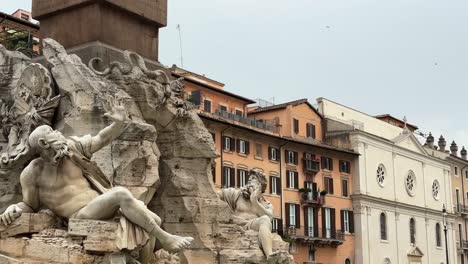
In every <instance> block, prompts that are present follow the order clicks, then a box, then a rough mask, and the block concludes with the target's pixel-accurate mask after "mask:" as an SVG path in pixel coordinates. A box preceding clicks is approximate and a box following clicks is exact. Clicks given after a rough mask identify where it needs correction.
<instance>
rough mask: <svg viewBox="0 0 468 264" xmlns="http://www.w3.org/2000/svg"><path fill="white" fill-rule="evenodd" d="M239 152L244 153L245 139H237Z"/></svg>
mask: <svg viewBox="0 0 468 264" xmlns="http://www.w3.org/2000/svg"><path fill="white" fill-rule="evenodd" d="M239 153H241V154H245V141H244V140H239Z"/></svg>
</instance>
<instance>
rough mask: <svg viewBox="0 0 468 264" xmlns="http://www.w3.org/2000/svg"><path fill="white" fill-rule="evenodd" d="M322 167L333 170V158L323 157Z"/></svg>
mask: <svg viewBox="0 0 468 264" xmlns="http://www.w3.org/2000/svg"><path fill="white" fill-rule="evenodd" d="M322 169H325V170H330V171H332V170H333V159H332V158H329V157H322Z"/></svg>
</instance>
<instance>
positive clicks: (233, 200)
mask: <svg viewBox="0 0 468 264" xmlns="http://www.w3.org/2000/svg"><path fill="white" fill-rule="evenodd" d="M221 192H222V193H223V197H224V199H223V200H224V201H225V202H226V203H227V204H228V205H229V208H230V209H231V212H233V213H234V212H235V211H236V209H237V200H239V198H240V196H241V195H242V192H241V191H240V190H238V189H235V188H227V189H221ZM231 218H232V221H233V222H234V224H236V225H240V226H243V227H244V229H245V230H249V229H252V228H251V226H252V224H253V222H254V221H255V220H256V219H257V218H256V217H254V218H252V219H245V218H243V217H241V216H237V215H235V214H233V215H232V217H231Z"/></svg>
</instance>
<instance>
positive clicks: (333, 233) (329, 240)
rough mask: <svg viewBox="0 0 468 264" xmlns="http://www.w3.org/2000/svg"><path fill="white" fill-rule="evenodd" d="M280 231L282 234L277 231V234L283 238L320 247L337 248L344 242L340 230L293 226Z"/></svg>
mask: <svg viewBox="0 0 468 264" xmlns="http://www.w3.org/2000/svg"><path fill="white" fill-rule="evenodd" d="M301 229H302V230H301ZM281 231H282V232H280V230H278V234H280V235H281V234H282V236H283V237H288V238H291V239H295V240H299V241H301V242H304V243H311V244H316V245H321V246H330V247H337V246H339V245H341V244H343V242H344V241H345V236H344V233H343V232H342V231H341V230H334V229H331V228H326V229H323V228H314V227H308V228H304V227H301V228H296V227H295V226H292V227H287V226H284V227H283V230H281ZM301 231H302V232H301Z"/></svg>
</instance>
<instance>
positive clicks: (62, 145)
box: [0, 98, 193, 251]
mask: <svg viewBox="0 0 468 264" xmlns="http://www.w3.org/2000/svg"><path fill="white" fill-rule="evenodd" d="M116 101H117V102H116ZM105 108H106V110H107V111H108V113H106V114H105V116H107V117H108V118H110V119H111V120H112V121H113V123H112V124H111V125H109V126H107V127H105V128H104V129H102V130H101V131H100V132H99V133H98V134H97V135H96V136H90V135H86V136H83V137H65V136H64V135H62V134H61V133H60V132H59V131H56V130H53V129H52V128H51V127H50V126H48V125H41V126H39V127H37V128H36V129H34V130H33V131H32V133H31V134H30V135H29V138H28V143H29V146H30V148H31V149H32V151H34V152H35V153H37V154H39V157H38V158H36V159H34V160H33V161H31V162H30V163H29V165H28V166H27V167H26V168H25V169H24V170H23V172H22V173H21V176H20V183H21V187H22V193H23V201H22V202H20V203H17V204H13V205H10V206H9V207H8V208H7V209H6V211H5V212H4V213H3V214H2V215H1V216H0V221H1V224H3V225H9V224H10V223H11V222H12V221H14V220H15V219H16V218H18V217H19V216H20V215H21V214H22V213H33V212H37V211H38V210H39V209H40V208H41V206H43V207H46V208H47V209H50V210H51V211H52V212H53V213H54V214H56V215H57V216H59V217H61V218H65V219H93V220H108V219H112V218H113V217H114V216H116V214H121V215H122V216H123V217H124V218H125V219H128V220H129V223H127V224H125V226H126V228H131V225H132V224H133V225H135V228H137V229H138V228H141V229H143V230H144V231H145V232H146V234H148V235H149V237H150V238H151V237H154V238H157V239H158V240H159V242H160V243H161V245H162V246H163V248H164V249H166V250H168V251H177V250H180V249H183V248H186V247H187V246H189V245H190V243H191V242H192V240H193V238H191V237H181V236H176V235H172V234H169V233H167V232H166V231H164V230H162V229H161V227H160V225H161V219H160V218H159V217H158V216H157V215H156V214H155V213H153V212H152V211H150V210H148V209H147V207H146V206H145V205H144V203H143V202H141V201H139V200H137V199H135V198H134V197H133V195H132V194H131V192H130V191H129V190H127V189H126V188H124V187H112V185H111V183H110V181H109V180H108V178H107V177H106V176H105V175H104V174H103V173H102V171H101V170H100V169H99V168H98V167H97V166H96V165H95V164H94V163H93V162H91V161H90V159H91V156H92V154H93V153H95V152H97V151H98V150H100V149H102V148H103V147H105V146H106V145H108V144H110V143H111V142H112V141H113V140H114V139H116V138H117V137H118V136H119V135H120V134H121V133H122V132H123V130H124V129H125V127H126V123H128V121H129V118H128V115H127V112H126V110H125V108H124V107H123V106H122V105H120V104H119V102H118V100H115V99H112V98H110V99H109V100H108V102H107V104H105ZM143 233H144V232H143ZM141 237H143V239H144V238H145V237H144V236H140V238H141Z"/></svg>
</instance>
